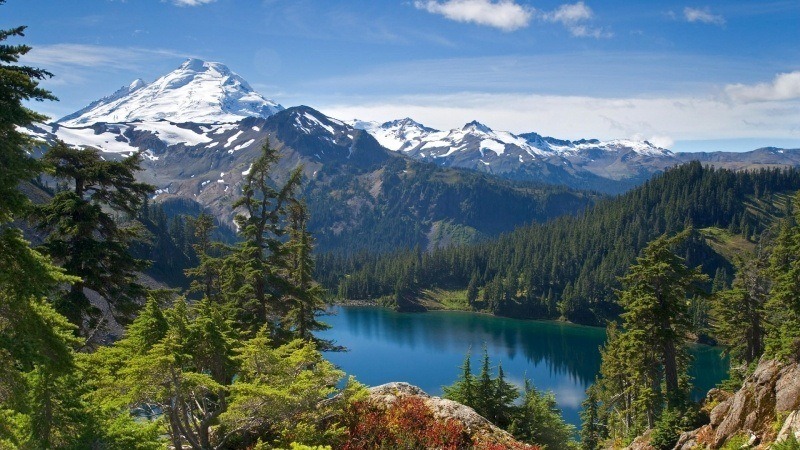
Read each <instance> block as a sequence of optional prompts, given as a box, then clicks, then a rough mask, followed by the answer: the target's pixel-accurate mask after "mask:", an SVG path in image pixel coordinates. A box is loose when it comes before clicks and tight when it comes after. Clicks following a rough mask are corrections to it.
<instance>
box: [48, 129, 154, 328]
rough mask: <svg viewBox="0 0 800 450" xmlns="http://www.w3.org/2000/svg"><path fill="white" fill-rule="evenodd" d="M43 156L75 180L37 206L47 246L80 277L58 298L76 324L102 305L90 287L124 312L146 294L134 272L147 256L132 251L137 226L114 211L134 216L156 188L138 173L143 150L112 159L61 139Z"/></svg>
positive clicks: (58, 173)
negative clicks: (123, 222)
mask: <svg viewBox="0 0 800 450" xmlns="http://www.w3.org/2000/svg"><path fill="white" fill-rule="evenodd" d="M43 161H44V162H45V164H46V166H47V169H48V171H49V172H50V173H51V174H52V175H53V176H54V177H55V178H56V179H58V180H63V181H66V182H67V183H69V186H71V188H70V189H65V190H62V191H60V192H58V193H57V194H56V195H55V196H54V197H53V199H52V200H51V201H50V202H49V203H47V204H45V205H41V206H39V207H37V209H36V215H37V217H38V218H39V224H38V227H39V229H40V230H43V231H46V232H48V234H47V237H46V238H45V243H44V246H43V249H44V250H45V251H46V252H47V253H48V254H49V255H50V256H51V257H52V258H53V259H54V260H56V261H57V262H58V263H60V264H61V265H62V267H64V269H65V270H66V271H67V273H69V274H70V275H75V276H77V277H80V278H81V281H79V282H77V283H74V284H73V285H72V287H71V288H70V290H69V293H67V294H65V295H64V296H63V297H62V298H61V299H60V300H61V301H60V302H59V303H58V304H57V306H58V309H59V310H60V311H61V313H62V314H64V315H66V316H67V317H68V318H69V319H70V320H71V321H72V323H74V324H76V325H78V326H82V324H83V318H84V315H87V314H88V315H89V316H97V315H98V314H99V311H96V310H94V309H93V308H92V307H91V305H90V303H89V300H88V298H87V297H86V295H85V294H84V292H83V289H84V288H89V289H93V290H94V291H96V292H99V293H100V294H102V295H103V296H104V297H105V298H106V299H107V300H108V302H109V303H110V304H111V305H113V306H114V310H115V311H118V312H119V313H120V318H121V319H123V318H125V316H126V315H127V314H130V313H131V312H132V311H133V310H134V309H135V306H136V304H135V300H136V299H138V298H141V297H143V295H144V288H143V287H142V286H141V285H139V284H138V283H137V282H136V276H135V272H136V271H137V270H141V269H143V268H145V267H146V266H147V262H146V261H142V260H137V259H135V258H134V257H133V256H131V254H130V253H129V251H128V246H129V244H130V242H131V241H132V240H133V239H135V238H136V237H137V236H138V229H137V228H135V227H131V226H122V225H120V223H119V221H118V220H117V219H116V218H115V217H114V216H113V215H112V213H117V214H127V215H129V216H133V214H135V213H136V211H137V209H138V207H139V205H141V203H142V201H143V198H144V196H145V195H147V194H148V193H150V192H152V190H153V187H152V186H150V185H148V184H145V183H140V182H137V181H136V180H135V178H134V175H135V173H136V172H137V171H139V170H141V167H140V163H141V155H140V154H136V155H133V156H130V157H128V158H125V159H124V160H122V161H109V160H105V159H103V158H102V157H101V156H100V152H99V151H98V150H96V149H85V150H80V149H75V148H71V147H69V146H68V145H66V144H64V143H63V142H60V141H58V142H56V144H55V145H53V146H52V147H51V148H50V149H48V151H47V153H45V155H44V158H43ZM94 318H95V319H96V317H94ZM90 326H92V327H95V326H97V324H90ZM88 331H90V330H87V332H88Z"/></svg>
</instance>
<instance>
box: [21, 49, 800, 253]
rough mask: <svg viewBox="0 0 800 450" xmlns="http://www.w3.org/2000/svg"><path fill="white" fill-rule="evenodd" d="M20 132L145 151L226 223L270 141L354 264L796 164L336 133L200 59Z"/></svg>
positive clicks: (430, 134)
mask: <svg viewBox="0 0 800 450" xmlns="http://www.w3.org/2000/svg"><path fill="white" fill-rule="evenodd" d="M28 132H29V133H30V134H31V135H33V136H35V137H37V138H40V139H42V140H44V141H53V140H55V139H61V140H63V141H64V142H66V143H68V144H70V145H73V146H79V147H96V148H98V149H100V150H101V151H103V152H105V154H106V155H107V157H115V155H116V156H121V155H123V156H124V155H129V154H132V153H133V152H137V151H143V152H144V156H145V159H146V162H145V167H146V171H145V173H144V174H143V177H144V178H145V179H146V180H147V181H149V182H151V183H153V184H155V185H156V186H157V187H158V195H157V196H156V200H157V201H173V200H174V199H177V198H181V199H188V200H190V201H192V202H197V203H199V204H200V205H202V206H204V207H207V208H209V209H210V210H211V211H212V212H214V213H215V214H217V215H218V216H219V217H220V218H221V220H223V221H224V222H227V223H231V218H232V213H233V212H232V211H231V210H230V204H231V203H232V199H233V197H234V196H235V195H236V193H237V192H238V189H239V187H240V185H241V182H242V179H243V177H244V174H246V173H247V170H248V168H249V165H250V162H251V161H252V160H253V159H254V158H255V157H256V155H257V154H258V152H259V149H260V146H261V145H262V144H263V143H264V142H265V140H266V139H268V138H269V139H270V142H271V143H272V144H273V145H274V146H276V147H277V148H280V149H281V150H282V152H283V154H284V158H283V159H282V160H281V162H280V167H279V170H280V171H283V172H284V173H285V172H288V170H289V169H290V168H292V167H294V166H295V165H297V164H304V166H305V172H306V176H307V178H308V183H307V189H306V194H307V195H308V196H309V202H310V203H311V204H312V206H313V207H314V208H316V211H314V210H313V208H312V216H313V217H315V220H316V224H315V226H316V230H315V231H316V232H317V235H318V239H319V244H320V247H322V248H324V249H336V248H343V247H342V246H348V249H349V250H353V251H355V250H357V249H358V248H362V247H369V248H373V249H374V248H384V247H385V248H386V249H391V248H392V247H393V246H413V245H420V246H422V247H435V246H437V245H445V244H448V243H452V242H460V241H470V240H475V239H480V238H482V237H485V236H491V235H495V234H497V233H500V232H502V231H508V230H511V229H513V228H514V227H515V226H518V225H520V224H523V223H527V222H530V221H541V220H546V219H548V218H551V217H554V216H556V215H559V214H565V213H574V212H577V211H580V210H582V209H583V208H585V206H586V205H587V204H590V203H591V202H592V200H593V199H594V198H595V197H596V196H594V195H593V194H584V193H579V192H575V191H570V190H568V189H566V188H564V186H566V187H569V188H573V189H592V190H597V191H602V192H607V193H617V192H622V191H624V190H627V189H629V188H631V187H633V186H635V185H638V184H640V183H642V182H644V181H645V180H647V179H649V178H650V177H652V175H653V174H655V173H659V172H662V171H663V170H664V169H666V168H668V167H671V166H674V165H677V164H680V163H682V162H686V161H689V160H700V161H702V162H707V163H711V164H714V165H717V166H719V167H731V168H736V169H743V168H755V167H765V166H776V165H798V164H800V150H797V149H794V150H789V149H760V150H755V151H753V152H746V153H685V154H681V153H673V152H671V151H670V150H668V149H664V148H659V147H657V146H654V145H652V144H651V143H649V142H647V141H641V142H640V141H632V140H612V141H599V140H596V139H585V140H578V141H568V140H559V139H555V138H551V137H544V136H541V135H539V134H536V133H524V134H519V135H515V134H512V133H509V132H503V131H495V130H492V129H491V128H489V127H488V126H486V125H484V124H481V123H478V122H471V123H468V124H466V125H465V126H464V127H462V128H458V129H454V130H450V131H438V130H434V129H432V128H429V127H425V126H423V125H421V124H419V123H417V122H415V121H413V120H412V119H408V118H407V119H402V120H397V121H392V122H387V123H382V124H378V123H373V122H359V121H350V122H345V121H342V120H338V119H334V118H331V117H328V116H326V115H324V114H322V113H321V112H319V111H316V110H314V109H312V108H309V107H305V106H302V107H294V108H288V109H284V107H283V106H281V105H279V104H278V103H276V102H274V101H272V100H269V99H267V98H265V97H263V96H261V95H260V94H258V93H257V92H255V91H254V90H253V89H252V88H251V87H250V85H249V84H248V83H247V82H246V81H245V80H244V79H242V78H241V77H240V76H239V75H237V74H235V73H233V72H232V71H231V70H230V69H228V68H227V67H226V66H224V65H223V64H220V63H215V62H205V61H200V60H197V59H190V60H187V61H186V62H184V63H183V64H182V65H181V66H180V67H178V68H177V69H176V70H174V71H173V72H170V73H168V74H166V75H164V76H162V77H161V78H159V79H157V80H156V81H154V82H152V83H149V84H148V83H146V82H144V81H142V80H136V81H134V82H133V83H131V84H130V85H129V86H125V87H123V88H121V89H120V90H118V91H117V92H115V93H114V94H112V95H110V96H108V97H105V98H102V99H100V100H97V101H95V102H93V103H91V104H90V105H88V106H87V107H85V108H83V109H81V110H79V111H76V112H75V113H73V114H70V115H68V116H66V117H63V118H61V119H59V120H58V121H56V122H54V123H49V124H36V125H35V126H32V127H30V128H29V129H28ZM428 163H434V164H428ZM442 166H444V167H442ZM454 169H458V170H454ZM462 169H469V170H462ZM531 182H534V183H536V184H530V183H531ZM546 185H554V186H553V187H547V186H546ZM559 186H561V187H559ZM314 205H316V206H314Z"/></svg>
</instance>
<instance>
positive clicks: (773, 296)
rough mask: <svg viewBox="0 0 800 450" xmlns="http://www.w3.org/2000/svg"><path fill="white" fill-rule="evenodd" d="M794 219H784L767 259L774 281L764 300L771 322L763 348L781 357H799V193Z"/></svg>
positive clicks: (795, 202)
mask: <svg viewBox="0 0 800 450" xmlns="http://www.w3.org/2000/svg"><path fill="white" fill-rule="evenodd" d="M793 219H794V220H793V221H788V220H787V221H784V223H783V224H782V227H781V230H780V233H779V235H778V238H777V239H776V242H775V246H774V249H773V253H772V257H771V259H770V270H771V271H772V276H773V280H774V281H773V286H772V290H771V291H770V298H769V300H767V303H766V309H767V311H768V314H769V316H770V322H771V324H770V326H769V328H768V332H769V336H768V339H767V342H766V347H767V349H766V350H767V353H768V354H769V355H770V357H777V358H781V359H787V358H788V359H800V193H798V194H796V195H795V198H794V217H793Z"/></svg>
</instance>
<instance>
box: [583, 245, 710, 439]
mask: <svg viewBox="0 0 800 450" xmlns="http://www.w3.org/2000/svg"><path fill="white" fill-rule="evenodd" d="M687 235H688V232H684V233H681V234H678V235H676V236H673V237H671V238H668V237H667V236H662V237H660V238H658V239H656V240H654V241H653V242H651V243H650V244H648V246H647V247H646V248H645V249H644V250H643V251H642V255H641V256H640V257H638V258H637V262H636V264H634V265H632V266H631V267H630V271H629V272H628V274H627V275H625V277H623V278H622V279H621V281H622V284H623V286H624V289H623V290H622V291H620V292H619V299H620V304H621V305H623V307H624V308H625V312H624V313H623V314H622V319H623V323H622V326H621V328H617V327H616V326H615V325H613V324H612V325H610V326H609V327H608V340H607V342H606V345H605V348H603V349H602V363H601V367H600V373H601V378H600V379H599V381H598V384H597V389H598V392H597V394H598V397H599V399H600V401H601V402H602V405H603V408H604V409H605V410H606V412H605V413H604V417H606V418H607V420H606V423H605V425H606V426H607V427H608V431H609V435H610V436H611V437H612V438H614V439H622V440H624V439H627V438H631V437H633V436H636V435H638V434H640V433H641V432H643V431H644V430H645V429H648V428H653V427H654V426H655V425H656V423H657V421H658V420H659V418H660V417H661V415H662V412H663V411H664V408H665V407H666V408H672V409H676V410H680V411H683V412H685V410H686V405H687V404H688V401H689V398H688V396H689V392H690V389H691V384H690V382H689V379H688V376H687V374H686V371H687V368H688V364H689V354H688V351H687V347H686V342H685V339H686V336H687V335H688V331H689V329H690V320H689V317H688V308H687V295H688V294H690V293H692V292H694V291H695V290H696V289H697V285H698V284H699V283H702V282H703V281H705V280H706V279H707V277H705V276H704V275H702V274H701V273H700V271H699V269H689V268H687V267H686V265H685V263H684V260H683V258H681V257H679V256H677V255H676V254H675V253H674V252H673V248H675V246H676V245H677V244H678V243H679V242H680V241H681V240H683V239H685V238H686V237H687ZM667 425H669V422H667ZM667 425H665V427H666V428H668V427H667ZM666 428H665V429H666Z"/></svg>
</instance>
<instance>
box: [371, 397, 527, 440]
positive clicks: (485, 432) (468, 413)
mask: <svg viewBox="0 0 800 450" xmlns="http://www.w3.org/2000/svg"><path fill="white" fill-rule="evenodd" d="M405 396H414V397H419V398H421V399H422V400H423V401H424V402H425V405H426V406H427V407H428V408H429V409H430V410H431V412H433V416H434V417H435V418H436V419H438V420H457V421H459V422H461V423H462V424H463V425H464V427H465V428H466V429H467V432H468V433H469V434H470V435H471V436H472V437H473V439H474V440H480V441H484V442H493V443H497V444H502V445H507V446H509V447H512V446H514V447H516V448H518V447H519V446H521V445H522V444H520V443H519V442H518V441H516V440H515V439H514V437H513V436H512V435H511V434H510V433H508V432H507V431H504V430H501V429H500V428H498V427H496V426H495V425H494V424H492V423H491V422H489V421H488V420H487V419H485V418H484V417H483V416H481V415H480V414H478V413H476V412H475V410H474V409H472V408H470V407H469V406H466V405H462V404H461V403H458V402H454V401H452V400H447V399H444V398H440V397H431V396H430V395H428V394H426V393H425V392H424V391H423V390H422V389H420V388H418V387H416V386H412V385H410V384H408V383H387V384H382V385H380V386H375V387H372V388H370V389H369V401H371V402H374V403H377V404H380V405H386V406H390V405H392V404H393V403H394V402H395V401H396V400H397V399H398V398H400V397H405Z"/></svg>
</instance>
